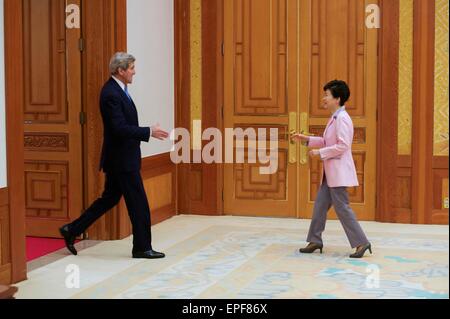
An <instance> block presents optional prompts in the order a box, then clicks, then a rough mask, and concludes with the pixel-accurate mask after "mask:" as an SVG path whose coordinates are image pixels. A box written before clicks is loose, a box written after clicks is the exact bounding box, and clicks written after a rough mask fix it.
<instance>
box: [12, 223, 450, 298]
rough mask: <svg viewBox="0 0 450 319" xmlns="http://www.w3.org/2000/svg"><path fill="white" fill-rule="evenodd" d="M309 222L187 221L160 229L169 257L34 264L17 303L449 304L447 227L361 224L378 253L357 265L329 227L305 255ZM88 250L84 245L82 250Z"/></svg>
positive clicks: (103, 255) (97, 247) (156, 235)
mask: <svg viewBox="0 0 450 319" xmlns="http://www.w3.org/2000/svg"><path fill="white" fill-rule="evenodd" d="M309 223H310V221H308V220H296V219H275V218H247V217H231V216H224V217H204V216H189V215H181V216H176V217H174V218H172V219H170V220H167V221H165V222H163V223H161V224H158V225H156V226H154V227H153V228H152V234H153V246H154V249H156V250H159V251H163V252H165V253H166V255H167V257H166V258H165V259H160V260H140V259H138V260H136V259H132V258H130V257H131V242H132V239H131V237H130V238H127V239H124V240H120V241H109V242H85V243H83V244H82V245H84V247H81V246H80V247H79V248H80V249H82V250H81V251H80V253H79V254H78V256H71V255H69V253H68V252H67V251H60V252H57V253H56V254H54V255H53V256H48V257H43V258H44V259H41V260H38V261H36V262H34V264H29V265H28V266H29V273H28V280H27V281H24V282H22V283H19V284H18V285H17V287H18V288H19V292H18V293H17V294H16V297H17V298H18V299H21V298H24V299H30V298H32V299H35V298H36V299H67V298H74V299H122V298H123V299H128V298H133V299H168V298H170V299H279V298H283V299H300V298H308V299H311V298H314V299H337V298H351V299H356V298H357V299H360V298H361V299H376V298H396V299H397V298H401V299H404V298H420V299H423V298H431V299H441V298H445V299H448V298H449V227H448V226H422V225H400V224H382V223H374V222H362V223H361V224H362V227H363V229H364V230H365V232H366V233H367V236H368V238H369V240H370V241H371V242H372V245H373V250H374V251H373V255H370V254H367V255H366V257H365V258H363V259H357V260H355V259H350V258H348V255H349V254H350V253H352V252H353V251H352V250H351V249H350V247H349V244H348V242H347V239H346V237H345V234H344V231H343V229H342V227H341V225H340V224H339V222H337V221H328V223H327V228H326V231H325V233H324V236H323V238H324V244H325V247H324V252H323V254H319V253H316V254H312V255H304V254H300V253H299V252H298V248H300V247H302V246H304V245H305V242H304V240H305V237H306V234H307V230H308V227H309ZM78 245H80V244H78Z"/></svg>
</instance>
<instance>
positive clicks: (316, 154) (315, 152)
mask: <svg viewBox="0 0 450 319" xmlns="http://www.w3.org/2000/svg"><path fill="white" fill-rule="evenodd" d="M309 155H311V156H320V151H319V150H312V151H310V152H309Z"/></svg>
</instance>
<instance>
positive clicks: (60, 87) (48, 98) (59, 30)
mask: <svg viewBox="0 0 450 319" xmlns="http://www.w3.org/2000/svg"><path fill="white" fill-rule="evenodd" d="M64 14H65V2H64V1H61V0H46V1H31V0H25V1H24V26H23V28H24V37H25V39H26V40H25V42H24V53H25V56H24V57H25V61H24V63H25V64H24V66H25V77H24V79H25V104H24V113H25V116H24V117H25V120H26V121H33V122H34V123H35V122H46V123H48V122H66V120H67V118H68V114H67V113H68V110H67V108H68V105H67V103H66V101H67V97H66V28H65V16H64Z"/></svg>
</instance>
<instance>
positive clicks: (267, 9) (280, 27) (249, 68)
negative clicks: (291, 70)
mask: <svg viewBox="0 0 450 319" xmlns="http://www.w3.org/2000/svg"><path fill="white" fill-rule="evenodd" d="M235 9H236V18H235V19H236V21H235V25H236V31H235V32H236V39H235V41H236V42H235V43H233V45H235V46H236V50H235V68H236V72H235V73H234V77H235V78H234V83H235V92H234V96H235V102H236V103H235V114H236V115H256V114H258V115H263V114H265V115H269V114H270V115H276V114H286V113H287V101H286V78H287V70H286V63H287V59H286V54H287V52H286V49H287V35H286V32H287V29H286V25H287V23H286V0H280V1H272V0H250V1H236V8H235ZM267 21H272V23H267Z"/></svg>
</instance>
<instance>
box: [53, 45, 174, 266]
mask: <svg viewBox="0 0 450 319" xmlns="http://www.w3.org/2000/svg"><path fill="white" fill-rule="evenodd" d="M134 63H135V58H134V57H133V56H132V55H130V54H127V53H123V52H118V53H116V54H115V55H114V56H113V57H112V59H111V62H110V71H111V75H112V76H111V78H110V79H109V80H108V81H107V82H106V84H105V85H104V87H103V89H102V92H101V95H100V110H101V114H102V119H103V127H104V131H103V132H104V133H103V149H102V155H101V160H100V170H102V169H103V171H104V173H105V175H106V176H105V177H106V178H105V189H104V192H103V194H102V196H101V197H100V198H99V199H97V200H96V201H95V202H94V203H93V204H92V205H91V207H89V208H88V209H87V210H86V211H85V213H84V214H83V215H82V216H81V217H80V218H79V219H77V220H75V221H74V222H72V223H71V224H68V225H65V226H63V227H61V228H60V233H61V235H62V236H63V237H64V239H65V242H66V246H67V248H68V249H69V251H70V252H71V253H72V254H74V255H76V254H77V251H76V249H75V247H74V243H75V239H76V237H77V236H80V235H81V234H82V233H84V231H85V230H86V229H87V228H88V227H89V226H91V225H92V224H93V223H94V222H95V221H96V220H97V219H99V218H100V217H101V216H103V215H104V214H105V213H106V212H107V211H109V210H111V209H112V208H113V207H114V206H116V205H117V204H118V203H119V201H120V199H121V198H122V196H124V198H125V203H126V205H127V209H128V213H129V216H130V219H131V223H132V226H133V251H132V255H133V258H147V259H154V258H164V257H165V255H164V254H163V253H160V252H157V251H154V250H153V248H152V245H151V228H150V227H151V223H150V208H149V205H148V201H147V195H146V193H145V189H144V185H143V182H142V177H141V173H140V169H141V148H140V144H141V142H142V141H144V142H148V141H149V140H150V137H153V138H156V139H159V140H164V139H166V138H167V137H168V136H169V134H168V133H167V132H165V131H163V130H162V129H161V128H160V127H159V125H156V126H153V127H151V128H150V127H139V123H138V113H137V110H136V106H135V105H134V102H133V100H132V98H131V96H130V95H129V93H128V84H131V83H132V82H133V76H134V75H135V74H136V71H135V65H134Z"/></svg>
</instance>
